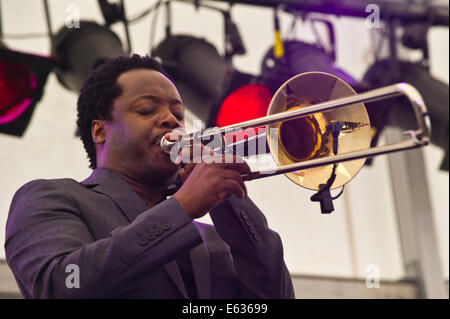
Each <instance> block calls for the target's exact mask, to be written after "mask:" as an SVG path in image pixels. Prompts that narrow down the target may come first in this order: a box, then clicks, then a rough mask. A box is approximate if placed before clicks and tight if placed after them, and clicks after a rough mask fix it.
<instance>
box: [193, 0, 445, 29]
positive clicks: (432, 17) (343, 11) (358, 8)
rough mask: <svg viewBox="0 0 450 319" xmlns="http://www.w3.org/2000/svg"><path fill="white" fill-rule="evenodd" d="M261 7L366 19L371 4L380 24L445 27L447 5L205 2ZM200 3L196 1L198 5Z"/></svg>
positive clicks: (382, 0) (374, 0)
mask: <svg viewBox="0 0 450 319" xmlns="http://www.w3.org/2000/svg"><path fill="white" fill-rule="evenodd" d="M209 1H212V2H228V3H230V4H246V5H257V6H265V7H277V6H280V5H284V6H285V7H284V9H285V11H288V12H292V11H304V12H318V13H324V14H331V15H336V16H349V17H359V18H366V17H367V16H368V15H369V13H367V12H366V8H367V6H368V5H369V4H375V5H377V6H378V7H379V8H380V19H381V20H399V21H400V22H403V23H428V24H429V25H441V26H449V6H448V2H447V3H446V4H443V3H442V2H440V3H436V2H435V1H434V2H433V1H429V2H422V3H418V2H417V1H415V2H412V1H409V0H370V1H369V0H365V1H364V0H209ZM199 2H200V1H199Z"/></svg>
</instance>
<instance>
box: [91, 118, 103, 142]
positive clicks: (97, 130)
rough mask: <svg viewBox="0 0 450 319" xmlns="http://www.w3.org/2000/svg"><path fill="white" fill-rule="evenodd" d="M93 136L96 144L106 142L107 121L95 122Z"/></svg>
mask: <svg viewBox="0 0 450 319" xmlns="http://www.w3.org/2000/svg"><path fill="white" fill-rule="evenodd" d="M91 134H92V140H93V141H94V143H95V144H103V143H104V142H105V121H103V120H93V121H92V125H91Z"/></svg>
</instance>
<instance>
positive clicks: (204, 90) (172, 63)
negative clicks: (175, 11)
mask: <svg viewBox="0 0 450 319" xmlns="http://www.w3.org/2000/svg"><path fill="white" fill-rule="evenodd" d="M153 55H154V56H155V57H157V58H159V59H160V60H161V63H162V64H163V66H164V68H165V70H166V71H167V73H169V75H170V76H171V77H172V79H173V80H174V82H175V83H174V84H175V86H176V87H177V88H178V90H179V91H180V94H181V96H182V98H183V102H184V104H185V105H186V108H188V109H189V110H190V111H191V112H192V113H193V114H194V115H196V116H197V117H198V118H199V119H201V120H202V121H203V122H204V123H205V124H208V121H209V118H210V115H211V113H212V105H213V104H214V103H215V102H216V101H217V100H218V99H219V98H220V97H221V96H222V94H223V93H224V91H225V90H226V89H227V88H228V86H229V85H230V83H231V79H232V77H233V74H234V72H235V70H234V69H233V67H232V66H231V64H230V63H229V62H227V61H226V60H225V59H224V58H223V57H221V56H220V55H219V53H218V52H217V50H216V48H215V47H214V46H213V45H212V44H210V43H209V42H207V41H206V40H204V39H200V38H195V37H192V36H189V35H171V36H168V37H167V38H166V39H165V40H163V41H162V42H161V43H160V44H159V45H158V46H157V47H156V48H155V50H154V51H153Z"/></svg>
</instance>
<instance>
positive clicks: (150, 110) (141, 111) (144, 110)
mask: <svg viewBox="0 0 450 319" xmlns="http://www.w3.org/2000/svg"><path fill="white" fill-rule="evenodd" d="M137 113H139V114H141V115H148V114H151V113H153V109H148V108H147V109H144V108H142V109H138V110H137Z"/></svg>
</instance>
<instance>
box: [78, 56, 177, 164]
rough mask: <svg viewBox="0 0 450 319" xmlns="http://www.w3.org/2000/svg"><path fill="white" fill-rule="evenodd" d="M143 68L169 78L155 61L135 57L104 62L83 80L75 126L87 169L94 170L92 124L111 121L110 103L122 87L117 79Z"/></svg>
mask: <svg viewBox="0 0 450 319" xmlns="http://www.w3.org/2000/svg"><path fill="white" fill-rule="evenodd" d="M142 68H146V69H150V70H155V71H158V72H160V73H162V74H164V75H165V76H166V77H168V78H170V77H169V76H168V74H167V73H166V72H165V71H164V69H163V67H162V65H161V64H160V63H159V62H158V61H157V60H155V59H153V58H151V57H149V56H140V55H138V54H134V55H133V56H131V57H125V56H120V57H117V58H111V59H105V60H104V61H103V62H102V63H99V64H98V65H97V67H95V68H94V69H93V70H91V72H90V73H89V75H88V76H87V78H86V79H85V80H84V82H83V86H82V87H81V90H80V95H79V97H78V102H77V106H78V108H77V109H78V118H77V125H78V132H79V134H80V136H81V141H82V142H83V145H84V148H85V149H86V152H87V156H88V158H89V161H90V166H89V167H90V168H92V169H96V168H97V158H96V152H95V145H94V141H93V140H92V133H91V126H92V121H93V120H96V119H98V120H111V119H112V117H111V111H112V107H113V101H114V99H115V98H117V97H119V96H120V95H121V94H122V88H121V87H120V86H119V85H118V84H117V83H116V80H117V78H118V77H119V75H121V74H122V73H124V72H126V71H129V70H133V69H142Z"/></svg>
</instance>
